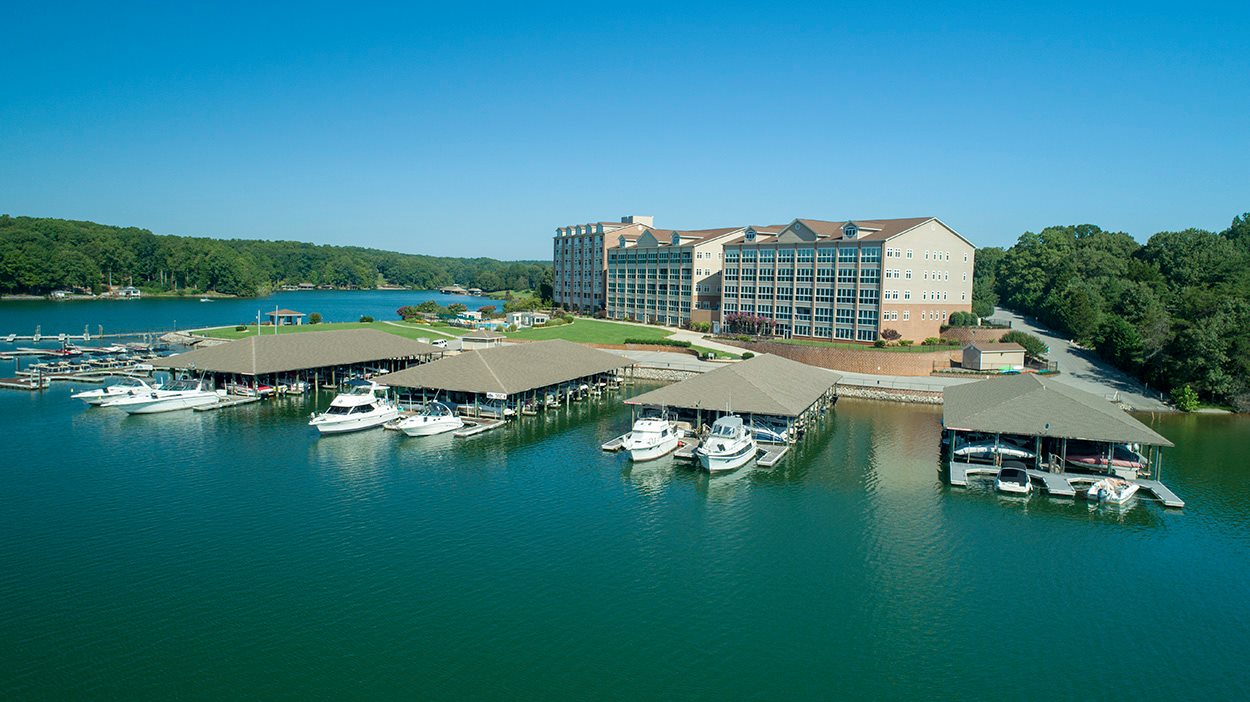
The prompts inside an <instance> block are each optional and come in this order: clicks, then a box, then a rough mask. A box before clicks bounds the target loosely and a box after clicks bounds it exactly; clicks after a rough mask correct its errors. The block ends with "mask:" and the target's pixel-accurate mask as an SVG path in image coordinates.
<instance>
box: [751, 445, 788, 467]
mask: <svg viewBox="0 0 1250 702" xmlns="http://www.w3.org/2000/svg"><path fill="white" fill-rule="evenodd" d="M789 452H790V447H789V446H788V445H786V444H760V445H759V453H758V454H756V458H755V464H756V465H758V466H760V467H763V468H772V467H773V466H775V465H777V461H780V460H781V459H782V458H783V457H784V456H785V455H786V454H787V453H789Z"/></svg>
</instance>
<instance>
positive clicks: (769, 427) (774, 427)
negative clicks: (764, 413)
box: [751, 417, 795, 444]
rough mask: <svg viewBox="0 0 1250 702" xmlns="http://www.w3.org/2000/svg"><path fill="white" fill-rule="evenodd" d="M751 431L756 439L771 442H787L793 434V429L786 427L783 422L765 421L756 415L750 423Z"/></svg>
mask: <svg viewBox="0 0 1250 702" xmlns="http://www.w3.org/2000/svg"><path fill="white" fill-rule="evenodd" d="M751 433H753V434H754V435H755V440H756V441H765V442H768V443H772V444H785V443H789V442H790V441H791V440H792V439H793V438H794V434H795V432H794V429H791V428H789V427H787V426H786V425H785V424H782V423H773V422H766V421H764V420H762V419H760V418H758V417H757V418H756V419H755V421H754V422H752V423H751Z"/></svg>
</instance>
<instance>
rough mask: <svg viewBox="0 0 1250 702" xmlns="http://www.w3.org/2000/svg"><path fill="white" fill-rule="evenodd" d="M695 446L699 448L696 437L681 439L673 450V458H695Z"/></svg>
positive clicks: (684, 459)
mask: <svg viewBox="0 0 1250 702" xmlns="http://www.w3.org/2000/svg"><path fill="white" fill-rule="evenodd" d="M697 448H699V440H698V439H682V440H681V443H680V444H678V446H677V450H676V451H674V452H673V458H676V459H678V460H681V461H693V460H695V457H694V450H695V449H697Z"/></svg>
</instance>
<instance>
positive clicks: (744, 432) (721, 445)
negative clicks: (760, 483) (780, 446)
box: [694, 414, 756, 472]
mask: <svg viewBox="0 0 1250 702" xmlns="http://www.w3.org/2000/svg"><path fill="white" fill-rule="evenodd" d="M694 453H695V455H696V456H698V457H699V465H701V466H703V469H704V470H706V471H709V472H717V471H724V470H734V469H736V468H741V467H742V466H744V465H746V464H747V463H748V462H749V461H750V460H751V459H753V458H755V453H756V446H755V437H754V436H752V434H751V430H750V429H748V428H747V427H746V426H744V425H743V424H742V417H739V416H738V415H736V414H730V415H726V416H724V417H721V418H720V419H718V420H716V421H715V422H713V423H712V431H711V432H709V433H708V435H707V438H706V439H705V440H704V442H703V443H702V444H700V445H699V447H698V448H696V449H695V450H694Z"/></svg>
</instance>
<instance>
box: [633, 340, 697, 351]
mask: <svg viewBox="0 0 1250 702" xmlns="http://www.w3.org/2000/svg"><path fill="white" fill-rule="evenodd" d="M625 343H627V344H646V345H649V346H676V347H678V348H682V349H688V348H690V342H689V341H680V340H678V339H626V340H625Z"/></svg>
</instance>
